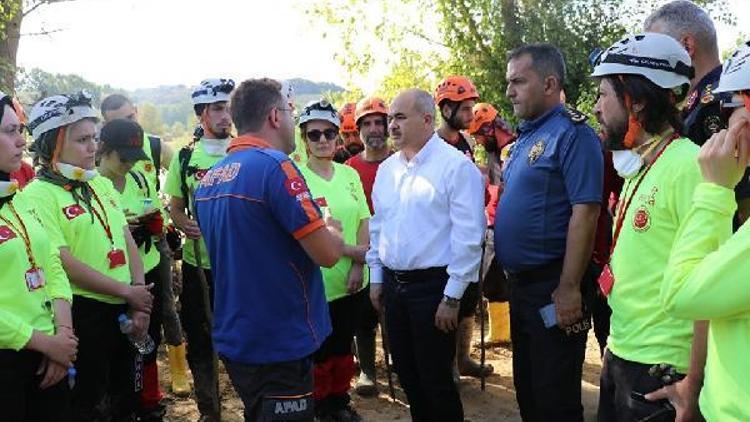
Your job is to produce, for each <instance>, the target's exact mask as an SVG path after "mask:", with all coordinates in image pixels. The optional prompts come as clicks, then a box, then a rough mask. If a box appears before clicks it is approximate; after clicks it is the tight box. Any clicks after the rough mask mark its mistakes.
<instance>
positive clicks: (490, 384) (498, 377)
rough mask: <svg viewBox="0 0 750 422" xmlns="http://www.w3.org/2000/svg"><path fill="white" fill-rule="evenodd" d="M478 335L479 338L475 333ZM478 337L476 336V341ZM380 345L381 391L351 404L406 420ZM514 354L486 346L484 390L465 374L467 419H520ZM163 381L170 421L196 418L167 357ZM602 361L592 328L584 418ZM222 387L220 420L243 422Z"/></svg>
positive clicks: (592, 414)
mask: <svg viewBox="0 0 750 422" xmlns="http://www.w3.org/2000/svg"><path fill="white" fill-rule="evenodd" d="M475 339H479V332H478V331H477V333H476V335H475ZM477 341H478V340H477ZM381 350H382V349H380V344H379V343H378V363H377V364H378V383H379V384H380V395H379V396H378V397H377V398H362V397H359V396H358V395H356V394H353V395H352V398H353V407H354V408H355V409H357V411H358V412H359V414H360V415H361V416H362V418H363V419H364V420H365V421H378V422H380V421H408V420H410V418H409V409H408V408H407V406H406V397H405V395H404V393H403V391H402V390H401V389H400V388H398V381H397V380H396V376H395V375H394V378H393V380H394V385H395V386H396V401H395V402H393V401H391V399H390V396H389V394H388V385H387V381H386V371H385V364H384V360H383V355H382V352H381ZM472 354H473V356H474V357H475V358H477V359H478V358H479V347H478V345H475V347H474V350H473V353H472ZM511 358H512V353H511V351H510V349H509V348H508V347H500V346H498V347H489V348H487V349H486V359H487V363H489V364H492V366H493V367H494V368H495V373H494V374H493V375H491V376H490V377H488V378H487V380H486V389H485V391H481V389H480V382H479V380H478V379H474V378H468V377H462V379H461V385H460V392H461V400H462V401H463V405H464V412H465V420H466V421H471V422H478V421H520V420H521V418H520V416H519V414H518V407H517V405H516V400H515V390H514V388H513V377H512V373H513V371H512V365H511ZM159 365H160V366H159V369H160V379H161V384H162V389H163V390H164V392H165V394H166V399H165V402H166V403H167V406H168V413H167V418H166V420H168V421H175V422H192V421H197V420H198V417H199V414H198V409H197V407H196V406H195V402H194V400H193V399H192V397H191V398H179V397H175V396H174V395H172V394H171V392H170V391H169V372H168V371H167V369H166V368H167V361H166V355H165V354H164V353H162V354H161V356H160V359H159ZM600 370H601V362H600V359H599V348H598V346H597V344H596V340H595V339H594V335H593V332H591V333H590V335H589V341H588V346H587V349H586V361H585V362H584V365H583V380H582V382H581V386H582V394H583V407H584V415H585V420H586V421H594V420H596V408H597V401H598V397H599V372H600ZM220 372H221V373H220V381H219V382H220V388H221V395H222V418H223V420H224V421H227V422H237V421H242V420H243V418H242V409H243V406H242V401H241V400H240V399H239V397H238V396H237V394H236V393H235V392H234V390H233V388H232V384H231V382H230V381H229V377H228V376H227V374H226V373H225V372H224V371H223V368H222V369H221V370H220Z"/></svg>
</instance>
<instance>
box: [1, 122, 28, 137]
mask: <svg viewBox="0 0 750 422" xmlns="http://www.w3.org/2000/svg"><path fill="white" fill-rule="evenodd" d="M24 132H26V125H24V124H20V125H10V126H7V127H4V128H1V129H0V133H2V134H4V135H8V136H13V135H19V136H23V134H24Z"/></svg>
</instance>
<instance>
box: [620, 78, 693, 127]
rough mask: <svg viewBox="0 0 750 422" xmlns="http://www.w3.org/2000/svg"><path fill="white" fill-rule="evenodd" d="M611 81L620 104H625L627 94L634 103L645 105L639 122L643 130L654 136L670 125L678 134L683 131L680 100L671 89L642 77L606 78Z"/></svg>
mask: <svg viewBox="0 0 750 422" xmlns="http://www.w3.org/2000/svg"><path fill="white" fill-rule="evenodd" d="M605 78H606V79H607V80H609V81H610V83H611V84H612V87H613V88H614V90H615V94H617V99H618V100H620V103H622V104H625V94H627V95H629V96H630V100H631V101H632V102H633V103H645V104H646V106H645V107H644V108H643V111H641V112H640V116H639V117H640V118H639V121H640V123H641V125H642V126H643V129H644V130H645V131H646V132H648V133H652V134H656V133H659V132H661V130H662V129H663V127H664V125H665V124H669V125H670V126H672V128H673V129H674V130H675V131H676V132H680V131H682V117H681V115H680V110H679V109H678V108H677V102H678V101H679V100H680V99H679V98H678V97H677V96H676V95H675V94H674V92H673V91H672V90H671V89H667V88H662V87H660V86H658V85H656V84H655V83H653V82H651V81H650V80H648V79H646V78H645V77H643V76H641V75H613V76H605Z"/></svg>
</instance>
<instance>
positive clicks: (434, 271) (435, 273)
mask: <svg viewBox="0 0 750 422" xmlns="http://www.w3.org/2000/svg"><path fill="white" fill-rule="evenodd" d="M383 270H384V271H385V272H386V274H388V275H389V276H390V277H391V278H393V281H395V282H396V283H401V284H406V283H419V282H423V281H431V280H447V279H448V267H430V268H424V269H421V270H392V269H390V268H387V267H384V268H383Z"/></svg>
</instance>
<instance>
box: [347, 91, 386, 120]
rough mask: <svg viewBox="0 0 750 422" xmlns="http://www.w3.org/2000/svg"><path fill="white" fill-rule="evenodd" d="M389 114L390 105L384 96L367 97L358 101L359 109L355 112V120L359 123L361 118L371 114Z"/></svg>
mask: <svg viewBox="0 0 750 422" xmlns="http://www.w3.org/2000/svg"><path fill="white" fill-rule="evenodd" d="M376 113H377V114H382V115H384V116H387V115H388V106H387V105H386V104H385V101H384V100H383V99H382V98H378V97H367V98H363V99H362V100H361V101H360V102H358V103H357V111H356V112H355V113H354V121H355V122H357V123H359V119H361V118H363V117H365V116H368V115H370V114H376Z"/></svg>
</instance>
